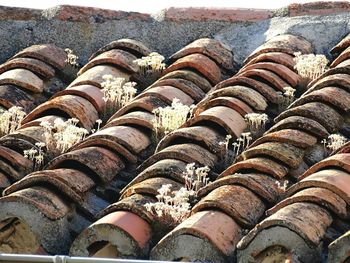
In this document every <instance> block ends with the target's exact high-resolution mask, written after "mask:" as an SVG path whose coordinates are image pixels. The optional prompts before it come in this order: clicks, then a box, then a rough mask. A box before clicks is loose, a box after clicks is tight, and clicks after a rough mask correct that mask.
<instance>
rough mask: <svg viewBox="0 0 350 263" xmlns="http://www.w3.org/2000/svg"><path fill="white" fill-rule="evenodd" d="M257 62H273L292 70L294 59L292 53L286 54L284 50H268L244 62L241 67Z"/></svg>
mask: <svg viewBox="0 0 350 263" xmlns="http://www.w3.org/2000/svg"><path fill="white" fill-rule="evenodd" d="M259 62H274V63H277V64H280V65H283V66H286V67H287V68H289V69H291V70H294V66H295V61H294V59H293V56H292V55H289V54H286V53H284V52H268V53H262V54H260V55H258V56H256V57H255V58H253V59H252V60H250V61H249V62H247V63H245V64H244V66H243V67H242V69H245V68H246V67H248V66H250V65H252V64H256V63H259Z"/></svg>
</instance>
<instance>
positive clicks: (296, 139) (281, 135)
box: [250, 129, 317, 149]
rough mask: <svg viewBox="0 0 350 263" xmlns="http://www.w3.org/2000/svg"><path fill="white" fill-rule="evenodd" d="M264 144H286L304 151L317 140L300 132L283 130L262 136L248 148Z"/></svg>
mask: <svg viewBox="0 0 350 263" xmlns="http://www.w3.org/2000/svg"><path fill="white" fill-rule="evenodd" d="M264 142H281V143H288V144H291V145H294V146H295V147H298V148H302V149H305V148H308V147H311V146H313V145H315V144H316V143H317V138H316V137H314V136H312V135H310V134H308V133H306V132H303V131H300V130H295V129H283V130H278V131H275V132H269V133H266V134H264V136H262V137H260V138H258V139H257V140H255V141H254V142H253V143H252V144H251V145H250V148H251V147H254V146H256V145H259V144H262V143H264Z"/></svg>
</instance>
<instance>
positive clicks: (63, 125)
mask: <svg viewBox="0 0 350 263" xmlns="http://www.w3.org/2000/svg"><path fill="white" fill-rule="evenodd" d="M78 123H79V120H78V119H75V118H72V119H68V120H67V121H63V120H62V119H56V120H55V121H54V125H53V126H52V125H51V124H50V123H49V122H47V121H43V122H41V123H40V126H41V127H43V128H44V129H45V132H44V137H45V144H46V148H47V150H48V151H49V152H50V153H51V155H53V156H56V155H58V154H60V153H64V152H66V151H67V150H68V149H69V148H71V147H72V146H73V145H75V144H76V143H78V142H79V141H81V140H83V139H84V138H85V136H86V135H87V134H89V132H88V131H87V130H86V129H84V128H80V127H77V124H78Z"/></svg>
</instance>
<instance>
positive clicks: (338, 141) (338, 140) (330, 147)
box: [321, 134, 348, 156]
mask: <svg viewBox="0 0 350 263" xmlns="http://www.w3.org/2000/svg"><path fill="white" fill-rule="evenodd" d="M347 141H348V139H347V138H345V137H344V136H342V135H340V134H330V135H329V136H328V137H327V139H323V140H322V141H321V143H322V144H323V146H324V150H325V153H326V155H327V156H328V155H330V154H331V153H332V152H334V151H336V150H338V149H339V148H340V147H342V146H343V145H344V144H345V143H347Z"/></svg>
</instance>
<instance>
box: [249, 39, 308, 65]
mask: <svg viewBox="0 0 350 263" xmlns="http://www.w3.org/2000/svg"><path fill="white" fill-rule="evenodd" d="M269 52H283V53H287V54H289V55H294V53H295V52H301V53H302V54H310V53H313V48H312V45H311V44H310V42H309V41H307V40H306V39H305V38H303V37H300V36H294V35H290V34H284V35H278V36H275V37H272V38H270V39H269V40H268V41H267V42H265V43H264V44H262V45H261V46H259V47H258V48H257V49H255V50H254V51H253V52H252V53H251V54H250V55H249V56H248V57H247V58H246V59H245V60H244V64H246V63H248V62H249V61H250V60H252V59H253V58H255V57H257V56H258V55H260V54H262V53H269Z"/></svg>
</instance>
